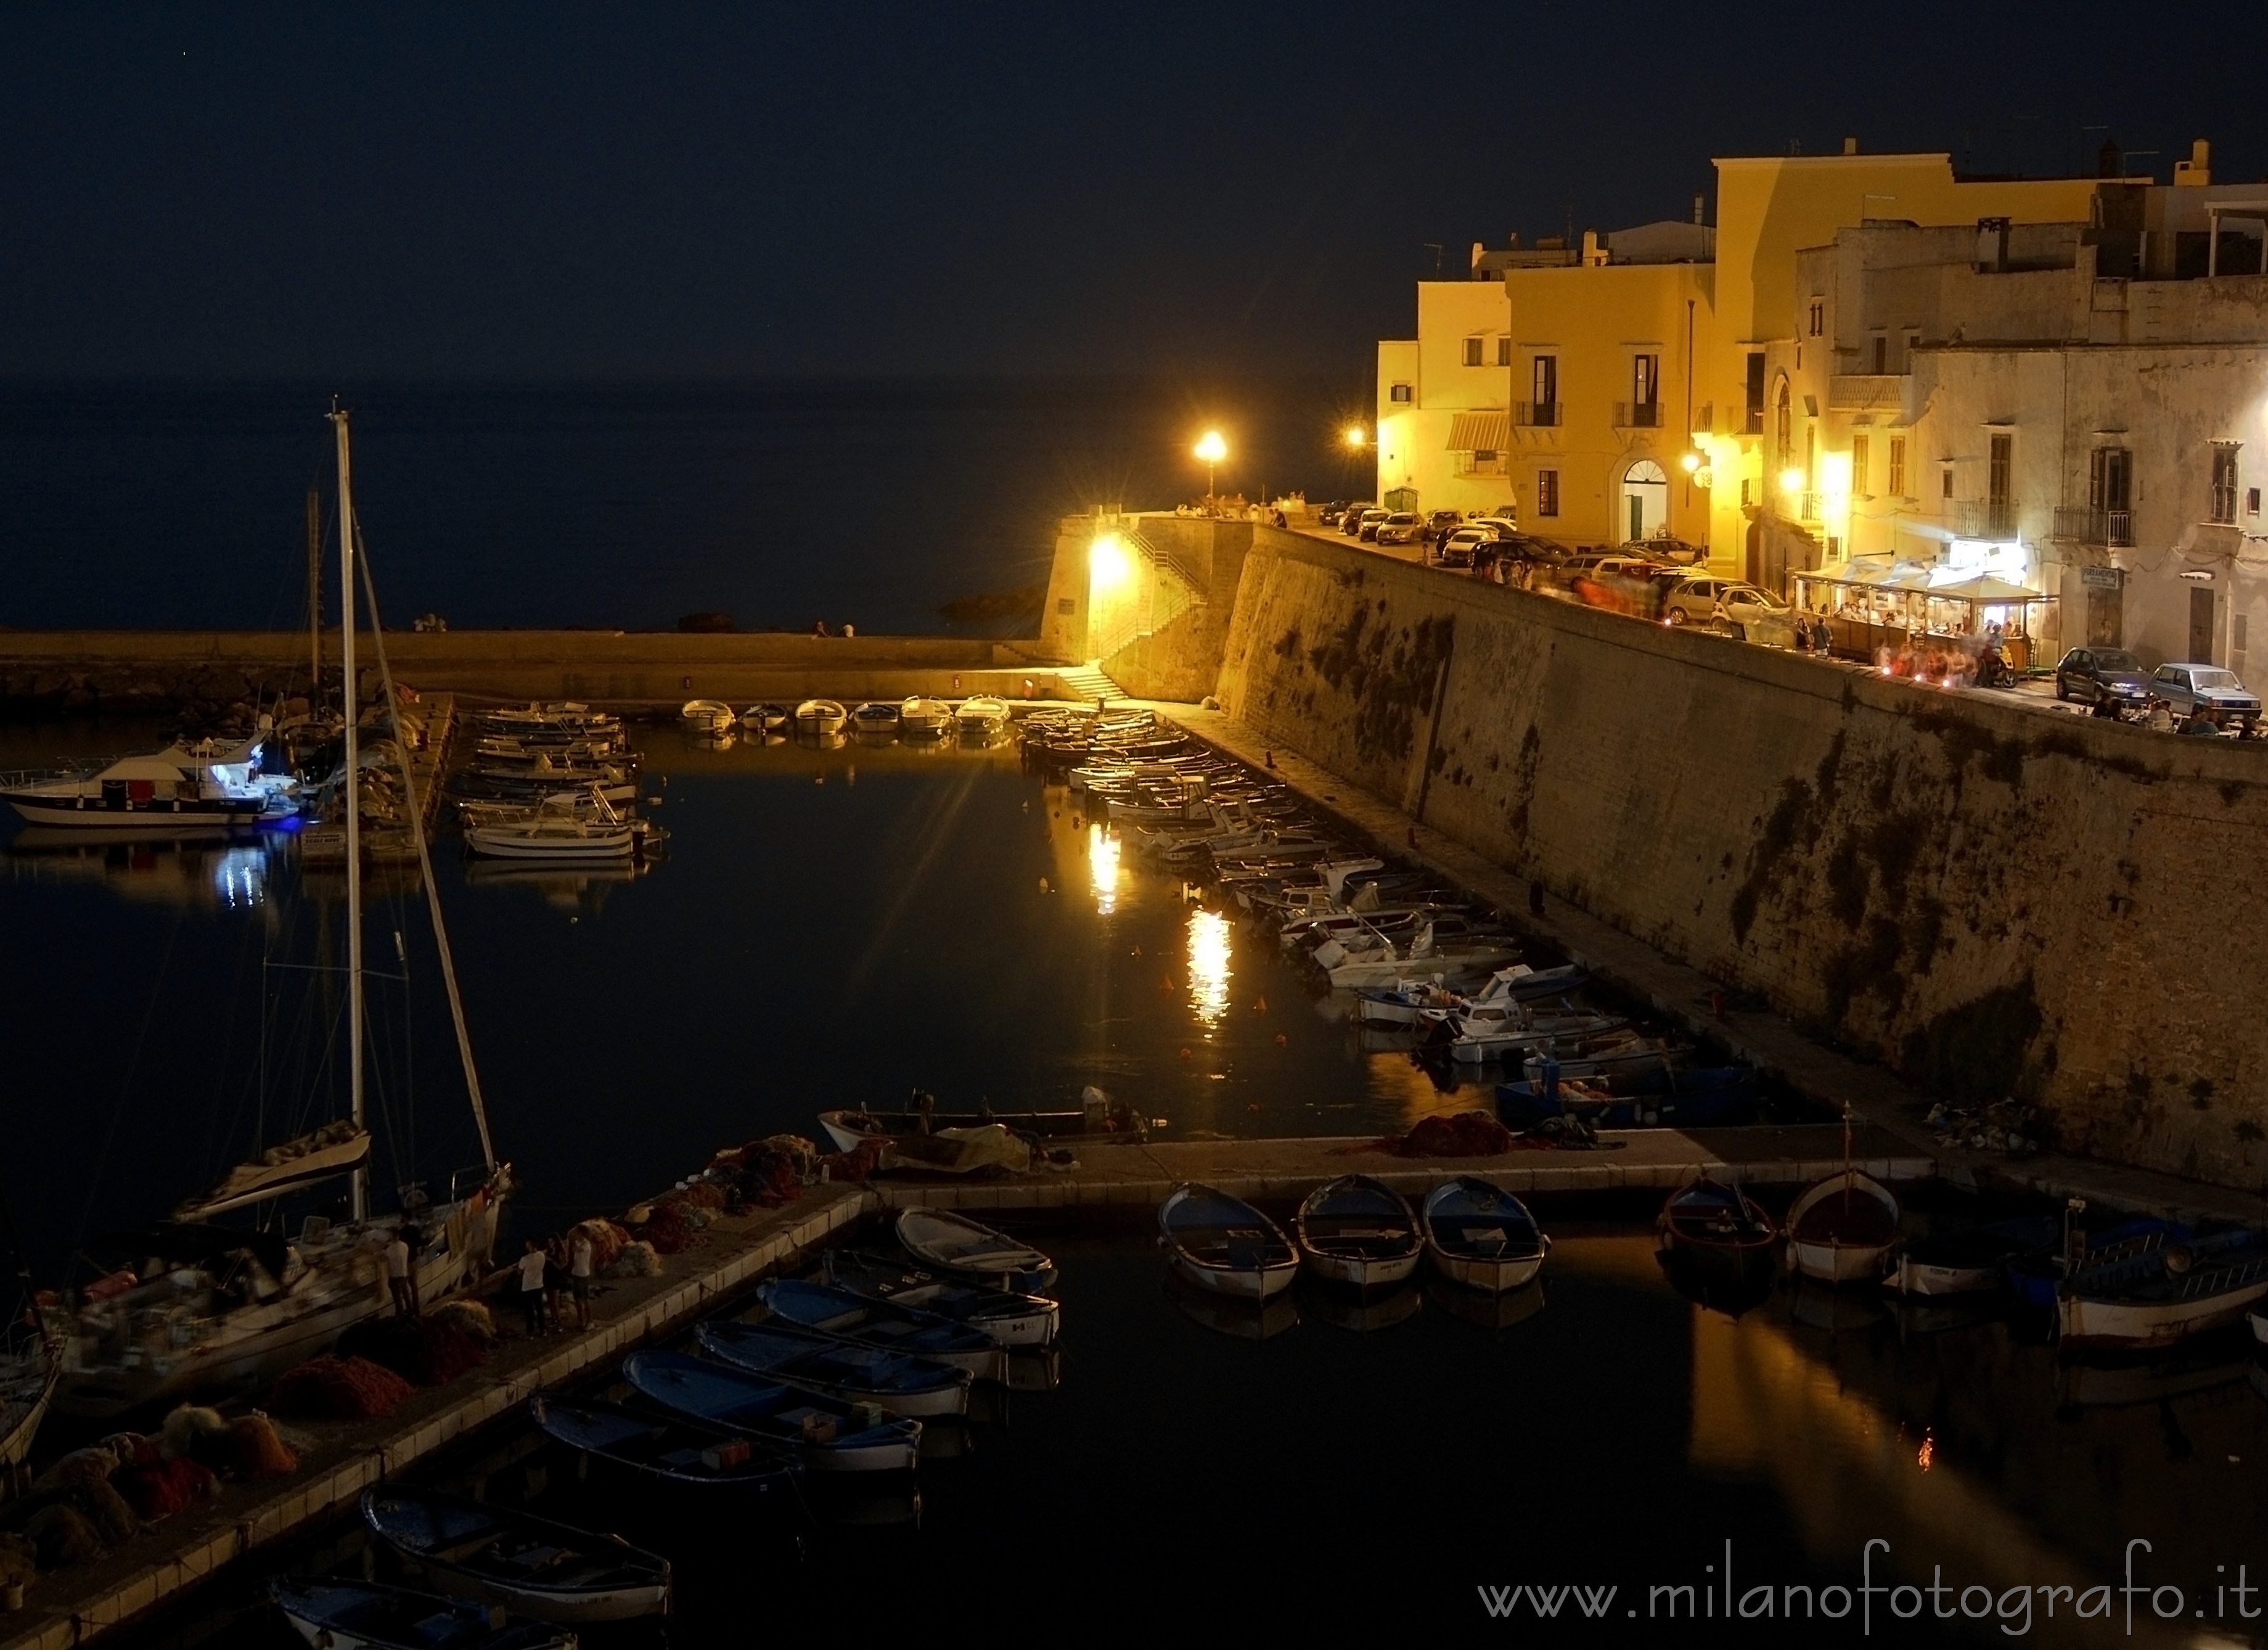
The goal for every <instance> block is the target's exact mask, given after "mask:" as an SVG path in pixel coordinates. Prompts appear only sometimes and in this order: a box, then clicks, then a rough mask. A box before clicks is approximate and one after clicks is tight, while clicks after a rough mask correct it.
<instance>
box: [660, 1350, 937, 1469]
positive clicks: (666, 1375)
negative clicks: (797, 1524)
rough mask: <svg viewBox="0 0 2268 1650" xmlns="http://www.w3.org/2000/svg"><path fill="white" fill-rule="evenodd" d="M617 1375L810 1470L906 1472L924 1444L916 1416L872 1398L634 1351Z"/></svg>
mask: <svg viewBox="0 0 2268 1650" xmlns="http://www.w3.org/2000/svg"><path fill="white" fill-rule="evenodd" d="M622 1379H623V1380H625V1381H629V1382H630V1389H631V1390H632V1391H634V1392H636V1393H637V1395H638V1396H640V1397H642V1398H644V1399H646V1400H647V1401H648V1402H650V1403H658V1404H659V1405H661V1406H662V1407H663V1408H664V1409H666V1410H668V1411H671V1412H673V1413H674V1414H677V1415H684V1416H690V1417H691V1418H694V1419H695V1420H697V1421H704V1422H706V1423H708V1424H709V1425H712V1426H721V1427H724V1428H725V1429H727V1430H728V1431H731V1432H736V1433H747V1434H748V1435H749V1436H750V1437H752V1438H755V1439H759V1440H762V1441H763V1443H764V1444H765V1445H766V1446H767V1447H770V1448H772V1449H777V1450H783V1451H785V1452H787V1453H788V1454H791V1455H794V1456H795V1457H796V1458H797V1459H798V1460H799V1461H801V1462H803V1464H804V1465H805V1466H806V1468H808V1469H810V1470H812V1471H814V1472H910V1471H912V1470H913V1469H914V1462H915V1458H916V1456H917V1455H918V1453H919V1451H920V1448H921V1434H922V1426H921V1423H920V1422H919V1421H915V1420H909V1419H907V1418H905V1417H903V1416H899V1415H892V1414H889V1413H888V1412H887V1411H884V1410H883V1409H882V1408H881V1406H880V1405H879V1404H875V1403H867V1404H863V1405H861V1404H852V1403H837V1402H836V1401H835V1400H834V1399H832V1398H821V1397H816V1396H813V1395H812V1394H810V1393H807V1392H799V1391H798V1390H797V1389H795V1388H793V1387H791V1386H789V1385H787V1384H786V1383H785V1382H784V1381H770V1380H767V1379H765V1378H764V1377H763V1376H762V1375H758V1374H750V1373H749V1372H748V1371H747V1370H745V1369H734V1368H733V1367H731V1366H728V1365H725V1364H720V1363H716V1362H713V1361H711V1359H706V1358H689V1357H687V1356H686V1355H685V1354H684V1353H682V1352H632V1353H631V1354H630V1356H629V1357H628V1358H626V1359H623V1360H622Z"/></svg>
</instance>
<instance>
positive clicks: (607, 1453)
mask: <svg viewBox="0 0 2268 1650" xmlns="http://www.w3.org/2000/svg"><path fill="white" fill-rule="evenodd" d="M527 1411H528V1414H529V1415H530V1417H532V1418H534V1422H535V1424H536V1425H537V1426H539V1427H541V1429H542V1430H543V1431H544V1432H545V1433H548V1434H549V1436H550V1437H551V1438H552V1439H553V1440H555V1441H556V1442H558V1443H562V1444H564V1445H565V1446H566V1447H568V1448H570V1449H572V1450H574V1451H576V1452H577V1453H578V1454H580V1455H589V1456H591V1457H593V1459H595V1460H599V1461H602V1462H607V1463H608V1465H609V1466H612V1467H615V1468H618V1469H620V1470H622V1472H623V1473H624V1474H626V1475H627V1476H628V1477H629V1478H630V1480H631V1481H632V1482H634V1483H638V1484H646V1485H652V1486H660V1487H666V1488H667V1489H669V1490H672V1491H676V1492H692V1493H694V1494H696V1495H699V1496H702V1497H703V1498H709V1497H718V1496H724V1497H730V1498H733V1499H748V1500H758V1499H763V1498H766V1497H769V1496H776V1495H780V1494H783V1493H791V1492H792V1491H793V1490H794V1487H795V1483H796V1480H797V1479H799V1478H800V1477H802V1476H803V1463H802V1461H801V1460H800V1459H799V1457H798V1456H797V1455H793V1454H792V1453H790V1452H788V1451H787V1450H785V1449H784V1447H781V1446H779V1445H776V1444H773V1443H771V1442H770V1440H752V1439H751V1438H749V1437H748V1436H747V1434H745V1433H734V1432H730V1431H727V1430H726V1429H725V1428H724V1427H721V1426H718V1425H712V1424H711V1423H710V1422H707V1421H697V1420H693V1419H690V1418H687V1417H684V1416H680V1415H674V1414H673V1415H667V1416H652V1415H641V1414H639V1413H638V1412H637V1411H635V1410H626V1409H624V1408H622V1406H621V1405H620V1404H615V1403H569V1402H567V1401H565V1400H563V1399H560V1398H554V1397H548V1396H541V1395H538V1396H535V1397H533V1398H530V1399H529V1400H528V1401H527Z"/></svg>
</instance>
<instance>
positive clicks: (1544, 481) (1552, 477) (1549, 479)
mask: <svg viewBox="0 0 2268 1650" xmlns="http://www.w3.org/2000/svg"><path fill="white" fill-rule="evenodd" d="M1535 513H1536V514H1537V515H1539V516H1556V515H1557V514H1558V513H1559V472H1558V471H1557V470H1538V471H1536V472H1535Z"/></svg>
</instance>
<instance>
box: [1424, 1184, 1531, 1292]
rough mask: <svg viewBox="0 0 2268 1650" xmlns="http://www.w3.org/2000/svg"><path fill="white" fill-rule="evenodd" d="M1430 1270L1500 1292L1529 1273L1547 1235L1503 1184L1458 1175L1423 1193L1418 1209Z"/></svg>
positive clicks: (1518, 1284) (1526, 1280) (1525, 1279)
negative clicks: (1422, 1200)
mask: <svg viewBox="0 0 2268 1650" xmlns="http://www.w3.org/2000/svg"><path fill="white" fill-rule="evenodd" d="M1418 1221H1419V1223H1420V1226H1422V1228H1423V1230H1424V1233H1425V1254H1426V1257H1427V1258H1428V1259H1430V1260H1431V1261H1432V1263H1433V1270H1434V1271H1438V1272H1440V1274H1441V1276H1442V1277H1444V1278H1447V1279H1448V1280H1449V1281H1450V1282H1451V1283H1454V1284H1462V1285H1464V1286H1465V1287H1466V1288H1468V1289H1480V1290H1484V1291H1486V1292H1487V1293H1491V1294H1504V1293H1508V1292H1510V1291H1512V1290H1514V1289H1518V1288H1521V1287H1522V1286H1524V1285H1528V1284H1529V1283H1532V1282H1534V1281H1535V1274H1536V1273H1538V1272H1540V1271H1543V1262H1544V1257H1545V1256H1549V1255H1550V1253H1551V1240H1550V1238H1548V1237H1546V1236H1544V1235H1543V1230H1542V1228H1541V1227H1539V1226H1537V1225H1536V1224H1535V1216H1534V1215H1532V1214H1530V1213H1528V1205H1527V1204H1524V1203H1522V1202H1521V1201H1520V1199H1519V1198H1517V1197H1513V1195H1512V1194H1511V1193H1510V1192H1508V1191H1506V1190H1504V1188H1503V1187H1501V1186H1499V1185H1496V1184H1494V1183H1493V1182H1489V1181H1485V1180H1483V1179H1481V1178H1480V1177H1479V1176H1477V1175H1458V1176H1457V1177H1456V1178H1455V1179H1454V1180H1450V1181H1445V1182H1442V1183H1441V1184H1440V1185H1439V1186H1436V1187H1435V1188H1434V1189H1433V1190H1432V1191H1431V1192H1429V1193H1427V1194H1426V1197H1425V1203H1424V1204H1423V1205H1422V1206H1421V1207H1420V1209H1419V1211H1418Z"/></svg>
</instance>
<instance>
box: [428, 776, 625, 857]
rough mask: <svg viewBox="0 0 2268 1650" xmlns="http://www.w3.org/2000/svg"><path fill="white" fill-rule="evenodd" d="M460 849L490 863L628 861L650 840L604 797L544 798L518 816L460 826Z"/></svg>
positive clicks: (589, 794) (566, 796) (589, 795)
mask: <svg viewBox="0 0 2268 1650" xmlns="http://www.w3.org/2000/svg"><path fill="white" fill-rule="evenodd" d="M464 831H465V846H466V847H468V848H469V849H471V850H472V851H473V852H475V853H476V854H485V855H487V856H489V857H490V858H495V859H541V860H549V861H557V860H583V859H627V858H630V856H631V855H633V854H635V853H637V852H638V851H640V850H641V849H642V848H643V847H644V845H645V844H646V843H647V842H648V841H649V840H650V839H651V838H652V837H653V836H654V835H655V830H654V828H653V827H652V826H651V825H649V824H647V823H646V822H645V821H643V820H636V819H630V818H629V817H627V816H625V815H624V814H622V813H620V812H618V811H617V810H616V809H615V806H614V804H612V803H611V802H608V800H607V799H605V798H604V797H603V796H600V795H595V794H592V793H589V792H585V793H582V794H579V795H578V794H575V793H570V794H568V795H564V796H554V797H548V798H546V799H544V800H543V802H541V804H540V805H538V806H537V807H532V808H528V809H527V810H525V811H524V812H522V813H519V814H510V815H504V816H497V817H490V818H485V819H482V820H481V821H477V822H475V821H471V820H468V821H466V822H465V827H464Z"/></svg>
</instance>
